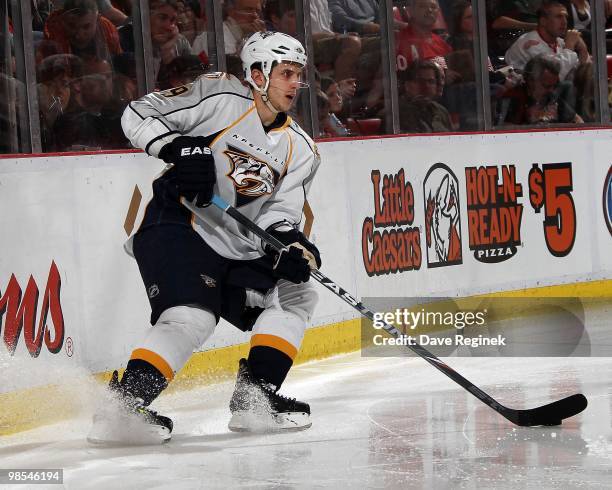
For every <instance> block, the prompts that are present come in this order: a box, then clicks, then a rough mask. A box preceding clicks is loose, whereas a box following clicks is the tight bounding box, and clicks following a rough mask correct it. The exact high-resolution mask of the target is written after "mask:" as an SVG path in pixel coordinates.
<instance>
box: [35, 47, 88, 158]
mask: <svg viewBox="0 0 612 490" xmlns="http://www.w3.org/2000/svg"><path fill="white" fill-rule="evenodd" d="M80 71H81V59H80V58H79V57H78V56H74V55H69V54H68V55H67V54H56V55H52V56H48V57H47V58H45V59H44V60H43V61H42V63H41V64H40V65H38V67H37V77H36V78H37V81H38V108H39V111H40V128H41V138H42V145H43V149H44V150H45V151H52V150H53V149H54V148H55V144H54V142H53V126H54V124H55V121H56V119H57V118H58V117H59V116H60V115H61V114H63V113H64V112H65V111H66V109H67V107H68V104H69V102H70V95H71V90H70V86H71V84H72V82H73V80H74V79H75V77H76V76H77V74H80Z"/></svg>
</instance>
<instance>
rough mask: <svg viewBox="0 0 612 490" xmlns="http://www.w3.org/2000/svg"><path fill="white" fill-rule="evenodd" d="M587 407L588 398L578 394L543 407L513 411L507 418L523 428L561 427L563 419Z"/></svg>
mask: <svg viewBox="0 0 612 490" xmlns="http://www.w3.org/2000/svg"><path fill="white" fill-rule="evenodd" d="M587 405H588V401H587V399H586V397H585V396H584V395H583V394H581V393H578V394H576V395H571V396H568V397H567V398H563V399H561V400H557V401H556V402H552V403H549V404H548V405H543V406H541V407H537V408H532V409H529V410H512V412H513V413H509V414H508V415H509V416H508V417H507V418H508V419H509V420H511V421H512V422H514V423H515V424H516V425H519V426H521V427H533V426H536V425H543V426H554V425H561V422H562V421H563V419H566V418H568V417H573V416H574V415H577V414H579V413H580V412H582V411H583V410H584V409H585V408H586V407H587Z"/></svg>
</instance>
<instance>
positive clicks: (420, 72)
mask: <svg viewBox="0 0 612 490" xmlns="http://www.w3.org/2000/svg"><path fill="white" fill-rule="evenodd" d="M440 72H441V71H440V70H439V69H438V66H437V64H436V63H435V62H433V61H431V60H429V61H427V60H424V61H416V62H414V63H413V64H412V65H411V66H410V68H408V69H407V70H405V71H402V72H399V73H398V78H399V82H400V84H401V85H400V87H401V89H403V94H402V95H401V97H400V99H399V122H400V130H401V131H402V132H405V133H441V132H446V131H451V129H452V123H451V119H450V115H449V113H448V111H447V110H446V108H445V107H444V106H443V105H441V104H439V103H438V102H436V101H435V100H434V99H435V98H436V97H437V93H438V86H439V85H441V83H442V80H441V75H440Z"/></svg>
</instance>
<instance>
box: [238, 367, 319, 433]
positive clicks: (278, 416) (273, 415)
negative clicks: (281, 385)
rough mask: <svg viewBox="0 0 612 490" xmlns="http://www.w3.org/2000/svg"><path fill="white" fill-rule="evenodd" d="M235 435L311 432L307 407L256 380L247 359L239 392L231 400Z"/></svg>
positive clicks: (240, 373) (239, 375)
mask: <svg viewBox="0 0 612 490" xmlns="http://www.w3.org/2000/svg"><path fill="white" fill-rule="evenodd" d="M230 412H231V413H232V418H231V420H230V422H229V424H228V428H229V429H230V430H231V431H234V432H285V431H297V430H304V429H308V428H309V427H310V426H311V425H312V422H311V421H310V406H309V405H308V403H304V402H300V401H297V400H296V399H295V398H287V397H284V396H282V395H279V394H278V393H277V390H276V388H275V387H274V386H273V385H271V384H268V383H266V382H265V381H263V380H257V379H255V378H254V376H253V373H252V372H251V369H250V367H249V363H248V362H247V360H246V359H240V363H239V367H238V378H237V379H236V388H235V389H234V394H233V395H232V399H231V400H230Z"/></svg>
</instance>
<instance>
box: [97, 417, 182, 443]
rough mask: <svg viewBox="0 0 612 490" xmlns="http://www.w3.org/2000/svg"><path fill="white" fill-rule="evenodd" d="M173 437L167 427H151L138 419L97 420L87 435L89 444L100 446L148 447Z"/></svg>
mask: <svg viewBox="0 0 612 490" xmlns="http://www.w3.org/2000/svg"><path fill="white" fill-rule="evenodd" d="M171 437H172V435H171V433H170V431H169V430H168V428H167V427H164V426H161V425H151V424H148V423H146V422H144V421H142V420H139V419H138V418H137V417H135V416H134V417H127V416H125V417H120V418H115V419H113V420H110V419H106V418H96V419H95V420H94V423H93V426H92V427H91V430H90V431H89V434H88V435H87V442H89V443H90V444H94V445H98V446H114V445H127V446H147V445H157V444H163V443H165V442H168V441H169V440H170V438H171Z"/></svg>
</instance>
